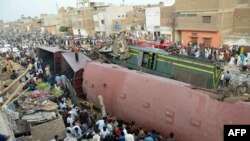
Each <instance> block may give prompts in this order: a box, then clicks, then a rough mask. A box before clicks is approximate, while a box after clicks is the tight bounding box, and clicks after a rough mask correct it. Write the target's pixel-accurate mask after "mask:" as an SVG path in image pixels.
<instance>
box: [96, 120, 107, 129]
mask: <svg viewBox="0 0 250 141" xmlns="http://www.w3.org/2000/svg"><path fill="white" fill-rule="evenodd" d="M96 125H98V129H99V130H100V131H101V130H102V129H103V127H104V126H105V119H100V120H98V121H97V122H96Z"/></svg>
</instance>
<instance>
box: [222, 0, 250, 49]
mask: <svg viewBox="0 0 250 141" xmlns="http://www.w3.org/2000/svg"><path fill="white" fill-rule="evenodd" d="M233 20H234V21H233V29H232V31H230V32H229V33H228V34H225V35H223V39H224V40H223V42H224V44H227V45H240V46H250V24H249V23H250V0H237V6H236V8H235V10H234V17H233Z"/></svg>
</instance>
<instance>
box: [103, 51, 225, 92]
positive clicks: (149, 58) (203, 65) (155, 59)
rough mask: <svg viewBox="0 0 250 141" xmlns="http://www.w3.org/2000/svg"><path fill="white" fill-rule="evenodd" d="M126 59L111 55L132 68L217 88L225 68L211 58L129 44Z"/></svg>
mask: <svg viewBox="0 0 250 141" xmlns="http://www.w3.org/2000/svg"><path fill="white" fill-rule="evenodd" d="M129 55H130V57H128V59H126V60H119V59H117V58H114V57H112V56H110V55H108V56H107V57H108V58H109V59H110V60H111V62H113V63H116V64H119V65H122V66H125V67H128V68H130V69H134V70H139V71H143V72H147V73H150V74H154V75H158V76H163V77H167V78H172V79H175V80H179V81H182V82H186V83H189V84H192V85H195V86H198V87H203V88H216V87H218V85H219V80H220V76H221V74H222V72H223V70H222V69H221V68H220V67H219V66H217V65H215V64H213V63H212V62H211V61H209V60H204V59H199V58H194V57H188V56H181V55H173V54H169V53H168V52H165V51H164V50H161V49H157V48H147V47H143V48H142V47H135V46H129Z"/></svg>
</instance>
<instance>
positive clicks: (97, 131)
mask: <svg viewBox="0 0 250 141" xmlns="http://www.w3.org/2000/svg"><path fill="white" fill-rule="evenodd" d="M95 132H96V134H95V135H94V136H93V141H101V136H100V135H99V134H100V130H99V129H96V131H95Z"/></svg>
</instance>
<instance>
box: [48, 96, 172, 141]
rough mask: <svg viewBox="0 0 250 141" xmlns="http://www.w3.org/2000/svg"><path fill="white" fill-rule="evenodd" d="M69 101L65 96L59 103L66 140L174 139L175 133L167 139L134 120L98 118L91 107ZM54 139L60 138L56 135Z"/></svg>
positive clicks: (162, 140)
mask: <svg viewBox="0 0 250 141" xmlns="http://www.w3.org/2000/svg"><path fill="white" fill-rule="evenodd" d="M67 103H68V102H67V98H64V97H63V98H62V99H61V100H60V101H59V103H58V105H59V110H60V113H61V115H62V117H63V120H64V124H65V126H66V137H65V138H64V139H63V140H64V141H87V140H93V141H174V133H170V135H169V136H168V138H167V139H166V138H163V137H162V136H161V134H160V133H159V132H157V131H156V130H152V131H146V130H144V129H143V128H142V127H139V126H137V125H136V124H135V122H133V121H132V122H130V123H127V122H124V121H122V120H118V119H116V118H115V117H113V116H106V117H99V118H98V117H96V116H95V115H94V114H93V111H92V110H91V109H89V107H83V108H79V107H77V106H76V105H72V106H69V105H68V104H67ZM53 140H56V141H59V140H60V139H59V138H58V136H57V135H55V139H53ZM61 140H62V139H61Z"/></svg>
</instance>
